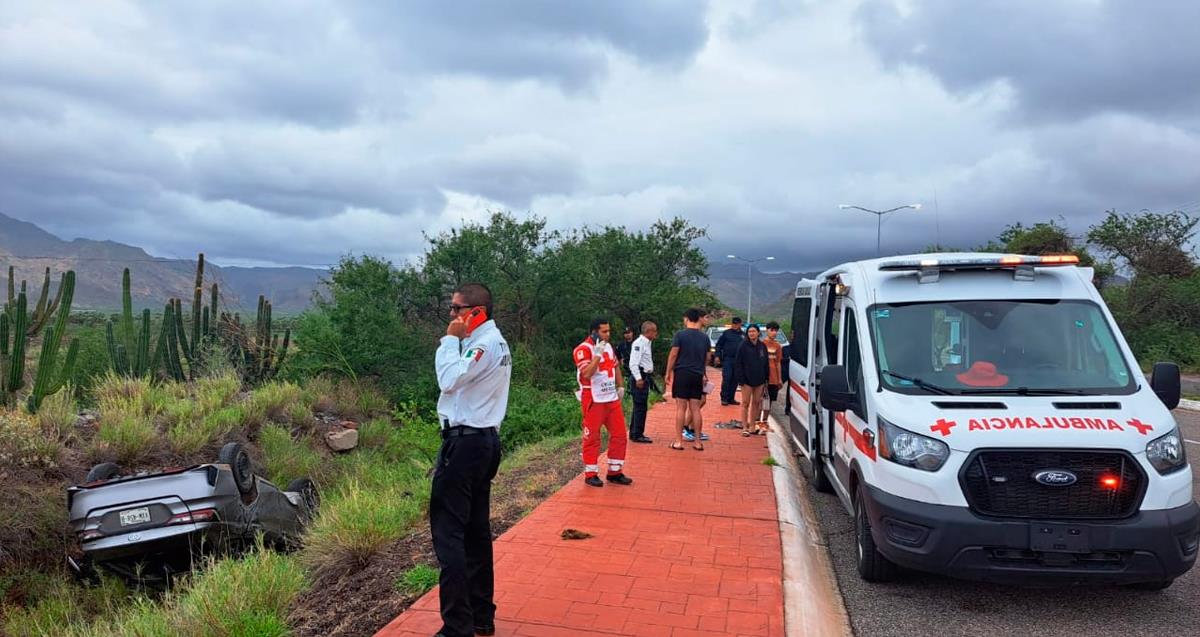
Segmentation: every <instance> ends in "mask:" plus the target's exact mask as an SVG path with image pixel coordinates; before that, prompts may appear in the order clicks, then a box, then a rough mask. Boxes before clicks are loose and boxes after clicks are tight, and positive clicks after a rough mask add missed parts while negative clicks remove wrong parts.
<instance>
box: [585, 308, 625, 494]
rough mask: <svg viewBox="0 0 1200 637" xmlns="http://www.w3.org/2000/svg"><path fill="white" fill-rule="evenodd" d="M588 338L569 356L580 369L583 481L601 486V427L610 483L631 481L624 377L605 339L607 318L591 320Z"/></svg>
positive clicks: (594, 485) (593, 485) (606, 337)
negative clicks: (604, 431) (623, 402)
mask: <svg viewBox="0 0 1200 637" xmlns="http://www.w3.org/2000/svg"><path fill="white" fill-rule="evenodd" d="M589 332H590V333H589V334H588V337H587V338H585V339H583V342H582V343H580V344H579V345H577V346H575V352H574V354H573V356H572V358H574V360H575V367H576V369H577V370H578V372H579V393H578V394H577V395H578V396H579V402H580V403H581V405H582V408H583V473H584V479H583V481H584V482H585V483H587V485H588V486H591V487H602V486H604V482H603V481H601V480H600V477H599V475H598V474H599V473H600V464H599V463H600V427H601V426H604V427H606V428H608V475H607V476H605V480H608V481H609V482H611V483H613V484H625V485H628V484H633V480H632V479H631V478H629V477H628V476H626V475H625V473H624V467H625V448H626V447H627V446H628V442H629V441H628V440H626V439H625V412H624V411H623V410H622V409H621V398H622V397H623V396H624V395H625V379H624V375H623V374H622V373H621V370H620V365H619V364H618V362H617V357H616V355H615V354H614V353H613V348H612V345H610V344H609V342H608V339H609V336H610V335H611V334H612V327H611V326H609V324H608V320H607V319H596V320H594V321H592V324H591V327H590V328H589Z"/></svg>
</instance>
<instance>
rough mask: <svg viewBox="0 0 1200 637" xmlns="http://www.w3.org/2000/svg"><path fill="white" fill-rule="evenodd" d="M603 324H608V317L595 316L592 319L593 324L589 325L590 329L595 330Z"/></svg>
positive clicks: (590, 330)
mask: <svg viewBox="0 0 1200 637" xmlns="http://www.w3.org/2000/svg"><path fill="white" fill-rule="evenodd" d="M601 325H608V319H606V318H594V319H592V324H591V325H589V326H588V331H589V332H595V331H596V330H598V329H600V326H601Z"/></svg>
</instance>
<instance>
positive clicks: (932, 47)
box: [859, 0, 1200, 120]
mask: <svg viewBox="0 0 1200 637" xmlns="http://www.w3.org/2000/svg"><path fill="white" fill-rule="evenodd" d="M911 4H912V8H911V13H909V14H907V15H905V14H904V13H902V12H901V11H900V9H899V8H898V7H897V5H896V4H895V3H894V2H892V1H891V0H868V1H867V2H865V3H864V4H863V6H862V8H861V11H860V14H859V18H860V20H861V24H862V27H863V33H864V36H865V39H866V41H867V42H868V43H869V44H870V45H871V47H872V48H874V49H875V50H876V51H877V52H878V54H879V55H880V57H881V58H882V59H883V60H884V62H885V63H887V64H889V65H899V64H908V65H913V66H918V67H922V68H925V69H928V70H929V71H931V72H932V73H934V74H935V75H936V76H937V77H938V78H939V79H940V80H941V81H942V82H944V83H945V85H946V86H947V87H948V88H949V89H951V90H953V91H956V92H969V91H976V90H980V89H982V88H985V87H987V86H988V85H989V84H991V83H994V82H1003V83H1005V84H1007V85H1008V86H1011V88H1012V89H1013V90H1014V91H1015V92H1016V98H1017V99H1018V100H1019V103H1020V109H1021V111H1022V112H1023V114H1024V115H1026V116H1028V117H1030V118H1033V119H1036V120H1044V119H1064V118H1073V117H1079V116H1088V115H1092V114H1096V113H1104V112H1109V111H1119V112H1129V113H1146V114H1151V115H1161V114H1180V113H1193V112H1194V111H1195V109H1196V107H1197V106H1200V82H1197V81H1196V77H1197V75H1196V71H1197V68H1198V67H1200V47H1197V46H1196V45H1195V27H1196V25H1197V24H1200V3H1195V2H1186V1H1182V2H1181V1H1179V0H1098V1H1090V0H1088V1H1085V0H1075V1H1070V2H1041V1H1038V0H1029V1H1021V2H1012V1H1010V0H977V1H973V2H960V1H958V0H921V1H918V2H913V3H911Z"/></svg>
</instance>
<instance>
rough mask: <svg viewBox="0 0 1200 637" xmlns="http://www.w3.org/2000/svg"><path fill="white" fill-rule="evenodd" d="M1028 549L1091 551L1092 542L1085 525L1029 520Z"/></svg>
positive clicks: (1073, 551) (1061, 551) (1052, 551)
mask: <svg viewBox="0 0 1200 637" xmlns="http://www.w3.org/2000/svg"><path fill="white" fill-rule="evenodd" d="M1029 549H1030V550H1031V551H1043V552H1050V553H1091V552H1092V544H1091V538H1090V537H1089V534H1088V528H1087V527H1086V526H1080V525H1078V524H1062V523H1054V522H1030V523H1029Z"/></svg>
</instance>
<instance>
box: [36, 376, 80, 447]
mask: <svg viewBox="0 0 1200 637" xmlns="http://www.w3.org/2000/svg"><path fill="white" fill-rule="evenodd" d="M78 417H79V407H78V405H76V404H75V388H74V387H72V386H71V385H67V386H65V387H63V388H62V389H60V390H58V391H57V392H55V393H53V394H51V395H49V396H47V397H46V398H45V399H44V400H42V404H41V407H39V408H38V412H37V420H38V424H39V425H41V428H42V431H43V432H45V434H46V435H48V436H52V437H53V438H54V439H55V440H56V441H59V442H65V441H67V440H69V439H71V438H73V437H74V436H75V420H76V419H77V418H78Z"/></svg>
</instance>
